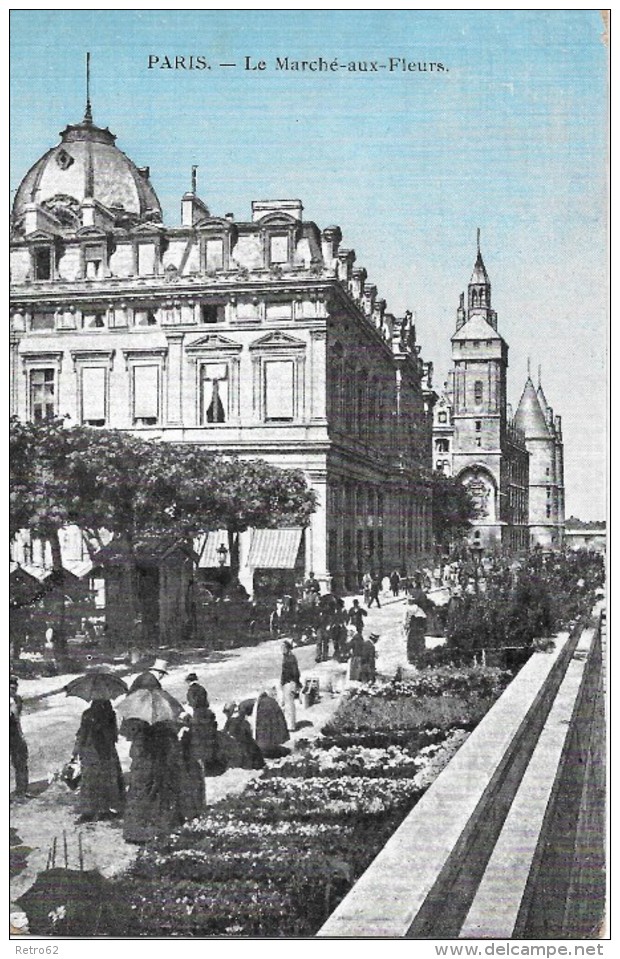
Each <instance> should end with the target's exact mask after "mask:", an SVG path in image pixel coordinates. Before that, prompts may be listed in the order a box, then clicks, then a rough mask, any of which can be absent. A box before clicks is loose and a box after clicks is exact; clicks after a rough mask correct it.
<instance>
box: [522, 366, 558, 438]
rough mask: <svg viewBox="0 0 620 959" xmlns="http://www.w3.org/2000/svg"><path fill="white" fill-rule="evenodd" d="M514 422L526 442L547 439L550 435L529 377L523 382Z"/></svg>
mask: <svg viewBox="0 0 620 959" xmlns="http://www.w3.org/2000/svg"><path fill="white" fill-rule="evenodd" d="M514 422H515V426H517V427H518V428H519V429H521V430H523V432H524V433H525V438H526V440H529V439H549V435H550V434H549V428H548V426H547V423H546V420H545V414H544V412H543V410H542V407H541V405H540V401H539V399H538V396H537V394H536V388H535V386H534V384H533V383H532V380H531V378H530V377H529V376H528V378H527V380H526V381H525V386H524V388H523V393H522V394H521V399H520V400H519V406H518V408H517V415H516V416H515V420H514Z"/></svg>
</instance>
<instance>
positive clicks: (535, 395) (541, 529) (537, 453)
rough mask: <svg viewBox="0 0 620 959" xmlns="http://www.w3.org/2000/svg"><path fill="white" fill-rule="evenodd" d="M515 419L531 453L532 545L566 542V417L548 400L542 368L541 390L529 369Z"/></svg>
mask: <svg viewBox="0 0 620 959" xmlns="http://www.w3.org/2000/svg"><path fill="white" fill-rule="evenodd" d="M515 421H516V423H517V424H518V426H519V427H520V428H521V429H522V430H523V432H524V434H525V444H526V446H527V450H528V452H529V454H530V482H529V501H530V511H529V512H530V515H529V525H530V545H531V546H536V545H540V546H543V547H556V546H561V545H562V543H563V541H564V442H563V438H562V418H561V417H560V416H554V413H553V409H552V408H551V407H550V406H549V404H548V403H547V399H546V397H545V394H544V391H543V388H542V384H541V377H540V367H539V370H538V389H536V388H535V387H534V384H533V382H532V380H531V377H530V375H529V371H528V377H527V380H526V381H525V386H524V388H523V393H522V395H521V400H520V401H519V406H518V409H517V415H516V417H515Z"/></svg>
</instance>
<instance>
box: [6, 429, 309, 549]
mask: <svg viewBox="0 0 620 959" xmlns="http://www.w3.org/2000/svg"><path fill="white" fill-rule="evenodd" d="M10 456H11V460H10V507H11V509H10V528H11V535H15V533H16V532H17V530H19V529H22V528H27V529H29V530H31V532H33V533H34V534H35V535H40V536H44V537H48V536H49V535H50V534H51V533H53V531H54V530H56V531H57V530H58V529H60V528H61V527H62V526H64V525H67V524H69V523H75V524H76V525H77V526H79V527H81V528H82V529H84V530H86V531H96V530H100V529H107V530H109V531H110V532H112V533H116V534H118V535H123V536H125V537H127V538H128V539H129V540H133V539H135V538H137V537H139V536H140V535H142V534H146V533H155V532H169V533H172V534H176V535H179V536H191V535H194V534H196V533H198V532H203V531H206V530H209V529H213V528H217V527H226V528H228V529H230V530H233V531H241V530H244V529H247V527H248V526H263V527H265V526H267V527H272V526H283V525H291V526H293V525H294V526H297V525H303V526H305V525H307V524H308V522H309V520H310V516H311V514H312V512H313V511H314V509H315V508H316V501H315V494H314V493H313V492H312V491H311V490H310V489H309V488H308V486H307V483H306V480H305V478H304V476H303V474H302V473H301V472H298V471H295V470H283V469H278V468H277V467H274V466H271V465H270V464H268V463H266V462H264V461H261V460H248V461H244V460H241V459H238V458H234V457H224V456H221V455H219V454H217V453H214V452H212V451H211V450H208V449H205V448H203V447H200V446H195V445H190V444H179V443H160V442H152V441H145V440H142V439H140V438H138V437H135V436H133V435H132V434H130V433H126V432H123V431H120V430H94V429H90V428H88V427H82V426H76V427H71V428H65V427H64V426H63V422H62V420H49V421H46V422H45V423H40V424H39V423H37V424H34V423H22V422H20V421H18V420H17V419H13V420H11V423H10Z"/></svg>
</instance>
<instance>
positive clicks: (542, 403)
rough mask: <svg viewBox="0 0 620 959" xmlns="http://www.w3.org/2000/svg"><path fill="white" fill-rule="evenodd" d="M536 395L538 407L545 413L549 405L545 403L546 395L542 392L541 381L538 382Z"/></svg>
mask: <svg viewBox="0 0 620 959" xmlns="http://www.w3.org/2000/svg"><path fill="white" fill-rule="evenodd" d="M536 396H537V397H538V402H539V403H540V407H541V409H542V411H543V413H546V412H547V410H548V409H550V407H549V404H548V403H547V397H546V396H545V394H544V391H543V388H542V383H539V384H538V389H537V390H536Z"/></svg>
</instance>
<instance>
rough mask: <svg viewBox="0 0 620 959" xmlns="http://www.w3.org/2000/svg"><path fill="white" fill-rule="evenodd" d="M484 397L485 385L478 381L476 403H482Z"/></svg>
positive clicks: (476, 384)
mask: <svg viewBox="0 0 620 959" xmlns="http://www.w3.org/2000/svg"><path fill="white" fill-rule="evenodd" d="M483 395H484V385H483V383H482V380H476V381H475V383H474V403H482V397H483Z"/></svg>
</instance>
